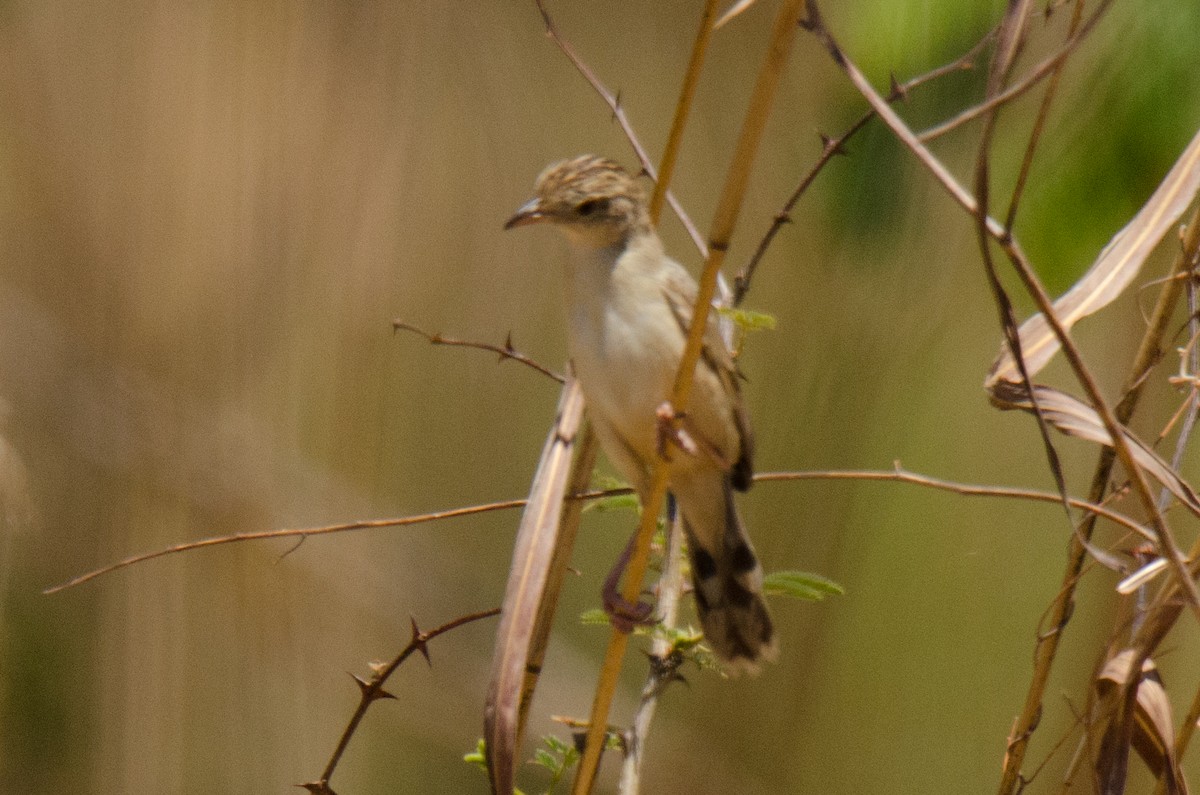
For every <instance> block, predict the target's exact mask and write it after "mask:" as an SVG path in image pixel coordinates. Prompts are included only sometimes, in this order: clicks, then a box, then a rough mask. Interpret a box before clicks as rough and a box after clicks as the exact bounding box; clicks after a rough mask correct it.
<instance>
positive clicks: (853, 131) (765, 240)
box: [733, 30, 996, 306]
mask: <svg viewBox="0 0 1200 795" xmlns="http://www.w3.org/2000/svg"><path fill="white" fill-rule="evenodd" d="M995 34H996V32H995V30H992V31H989V32H988V34H987V35H986V36H984V37H983V38H982V39H980V40H979V42H978V43H977V44H976V45H975V46H974V47H972V48H971V49H970V50H968V51H967V52H965V53H963V55H961V56H960V57H959V58H957V59H955V60H954V61H951V62H950V63H947V64H945V65H943V66H939V67H938V68H936V69H933V70H930V71H928V72H926V73H925V74H922V75H918V76H916V77H914V78H912V79H910V80H907V81H905V82H904V83H896V82H895V81H894V80H893V85H892V90H891V92H890V93H889V94H888V98H887V99H888V102H896V101H900V100H904V99H907V98H908V94H909V92H910V91H913V90H914V89H916V88H919V87H920V86H922V85H924V84H926V83H928V82H931V81H933V80H936V79H938V78H940V77H943V76H945V75H948V74H953V73H955V72H962V71H967V70H969V69H973V68H974V67H975V58H977V57H978V56H979V53H980V52H981V51H982V50H983V48H984V47H986V46H987V45H988V43H989V42H990V41H991V40H992V38H993V37H994V36H995ZM875 116H876V113H875V111H874V110H868V111H867V112H866V113H864V114H863V115H862V116H860V117H859V119H858V120H857V121H856V122H854V124H852V125H850V127H848V128H847V129H846V131H845V132H843V133H842V134H841V135H839V136H837V137H836V138H829V137H826V136H824V135H822V136H821V154H820V156H819V157H818V158H817V161H816V162H815V163H813V165H812V167H811V168H810V169H809V170H808V173H806V174H805V175H804V177H803V178H802V179H801V180H800V184H799V185H797V186H796V189H795V190H794V191H792V195H791V196H789V197H788V200H787V201H786V202H784V203H783V207H781V208H780V209H779V212H778V213H776V214H775V217H774V218H773V219H772V220H771V225H770V226H769V227H768V228H767V232H766V234H764V235H763V237H762V240H760V241H759V243H758V248H756V249H755V250H754V254H753V255H751V257H750V260H749V261H748V262H747V263H746V265H745V267H743V268H742V270H741V271H739V272H738V274H737V276H735V277H734V279H733V305H734V306H740V305H741V303H742V300H743V299H745V297H746V293H748V292H749V290H750V280H751V279H753V278H754V273H755V271H756V270H757V269H758V264H759V262H761V261H762V258H763V256H764V255H766V253H767V249H768V248H770V246H771V243H772V242H773V241H774V240H775V236H776V235H778V234H779V231H780V230H781V229H783V227H784V225H785V224H787V223H789V222H791V220H792V210H794V209H795V207H796V204H797V203H798V202H799V201H800V198H801V197H802V196H803V195H804V194H805V193H806V192H808V188H809V186H811V185H812V183H813V182H814V181H815V180H816V178H817V175H818V174H820V173H821V171H823V170H824V169H825V166H826V165H828V163H829V161H831V160H833V158H834V157H836V156H837V155H840V154H844V153H845V151H846V150H845V147H846V143H847V142H848V141H849V140H850V139H851V138H853V137H854V136H855V135H857V134H858V132H859V131H860V130H862V129H863V128H864V127H866V126H867V124H869V123H870V122H871V120H872V119H874V118H875Z"/></svg>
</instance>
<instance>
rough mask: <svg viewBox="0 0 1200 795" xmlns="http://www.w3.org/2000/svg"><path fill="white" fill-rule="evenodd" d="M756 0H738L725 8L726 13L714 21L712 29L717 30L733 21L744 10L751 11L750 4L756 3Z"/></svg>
mask: <svg viewBox="0 0 1200 795" xmlns="http://www.w3.org/2000/svg"><path fill="white" fill-rule="evenodd" d="M755 2H756V0H737V2H736V3H734V4H733V5H731V6H730V7H729V8H727V9H725V13H724V14H722V15H721V18H720V19H718V20H717V21H716V22H714V23H713V26H712V29H713V30H717V29H719V28H721V27H723V26H724V25H725V24H726V23H728V22H732V21H733V18H734V17H736V16H738V15H739V14H741V13H742V12H743V11H749V10H750V6H752V5H754V3H755Z"/></svg>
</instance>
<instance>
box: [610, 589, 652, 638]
mask: <svg viewBox="0 0 1200 795" xmlns="http://www.w3.org/2000/svg"><path fill="white" fill-rule="evenodd" d="M601 598H602V600H603V602H604V612H605V613H607V614H608V620H609V621H610V622H611V623H612V625H613V626H614V627H616V628H617V629H618V630H619V631H621V632H624V633H626V634H628V633H630V632H633V630H634V628H635V627H649V626H653V625H654V624H655V623H656V621H655V619H654V617H653V613H654V606H653V605H651V604H649V603H648V602H631V601H629V600H628V599H626V598H625V597H624V596H622V595H621V593H620V591H618V590H616V588H613V589H612V590H611V591H610V590H609V589H608V588H605V589H604V593H603V594H602V595H601Z"/></svg>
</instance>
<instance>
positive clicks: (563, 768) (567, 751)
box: [533, 734, 579, 795]
mask: <svg viewBox="0 0 1200 795" xmlns="http://www.w3.org/2000/svg"><path fill="white" fill-rule="evenodd" d="M542 742H543V743H544V744H545V746H546V747H545V748H538V749H537V750H536V751H534V752H533V764H535V765H541V766H542V767H544V768H546V770H549V771H550V786H549V787H547V788H546V795H551V793H553V792H554V788H555V787H557V786H558V784H559V782H561V781H562V779H563V777H564V776H565V775H566V774H567V772H568V771H570V769H571V768H573V767H575V765H577V764H578V763H579V750H578V749H577V748H576V747H575V745H574V744H573V743H568V742H564V741H562V740H560V739H559V738H557V737H555V736H554V735H553V734H547V735H546V736H544V737H543V738H542Z"/></svg>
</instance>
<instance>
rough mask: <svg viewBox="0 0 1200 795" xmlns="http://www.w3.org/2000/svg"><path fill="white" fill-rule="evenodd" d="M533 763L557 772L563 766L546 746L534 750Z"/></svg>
mask: <svg viewBox="0 0 1200 795" xmlns="http://www.w3.org/2000/svg"><path fill="white" fill-rule="evenodd" d="M533 763H534V764H535V765H541V766H542V767H544V768H546V769H547V770H549V771H550V772H551V773H557V772H559V770H561V768H562V766H561V765H560V764H559V762H558V760H557V759H555V758H554V754H552V753H550V752H549V751H547V750H546V749H544V748H539V749H537V750H536V751H534V752H533Z"/></svg>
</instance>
